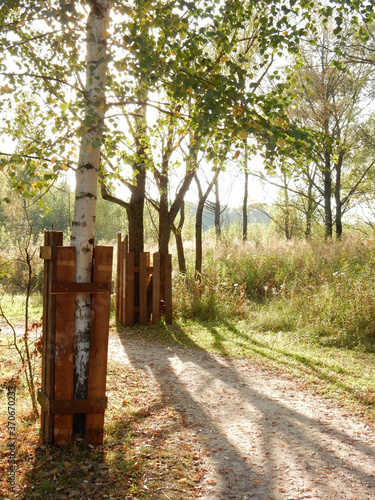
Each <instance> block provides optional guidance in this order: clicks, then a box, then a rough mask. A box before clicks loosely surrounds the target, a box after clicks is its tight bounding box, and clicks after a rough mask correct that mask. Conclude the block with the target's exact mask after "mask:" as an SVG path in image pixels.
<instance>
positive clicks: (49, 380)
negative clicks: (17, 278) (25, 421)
mask: <svg viewBox="0 0 375 500" xmlns="http://www.w3.org/2000/svg"><path fill="white" fill-rule="evenodd" d="M62 244H63V233H61V232H58V231H46V232H45V233H44V245H45V246H44V248H46V249H50V250H48V252H43V247H42V249H41V257H42V258H44V295H43V339H42V390H43V392H44V393H45V394H47V395H48V396H49V397H51V398H53V397H54V395H55V394H54V393H55V346H56V339H55V332H56V314H55V312H56V298H55V297H54V296H52V295H51V283H52V281H54V280H56V266H55V265H54V263H55V262H56V247H57V246H61V245H62ZM53 421H54V418H53V415H50V414H49V413H48V412H46V411H45V410H43V409H42V412H41V427H42V433H43V435H44V436H45V440H46V441H47V442H48V443H51V442H52V441H53Z"/></svg>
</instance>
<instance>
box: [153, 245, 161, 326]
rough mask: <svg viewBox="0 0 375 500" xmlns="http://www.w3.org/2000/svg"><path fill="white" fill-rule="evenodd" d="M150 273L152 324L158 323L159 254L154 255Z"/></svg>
mask: <svg viewBox="0 0 375 500" xmlns="http://www.w3.org/2000/svg"><path fill="white" fill-rule="evenodd" d="M153 258H154V262H153V272H152V322H153V323H154V324H156V323H159V321H160V253H154V256H153Z"/></svg>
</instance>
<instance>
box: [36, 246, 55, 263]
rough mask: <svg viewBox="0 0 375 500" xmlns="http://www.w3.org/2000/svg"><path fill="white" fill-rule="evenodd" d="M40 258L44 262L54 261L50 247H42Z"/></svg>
mask: <svg viewBox="0 0 375 500" xmlns="http://www.w3.org/2000/svg"><path fill="white" fill-rule="evenodd" d="M39 257H40V258H41V259H43V260H51V259H52V248H51V247H50V246H43V247H40V253H39Z"/></svg>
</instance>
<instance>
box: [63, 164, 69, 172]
mask: <svg viewBox="0 0 375 500" xmlns="http://www.w3.org/2000/svg"><path fill="white" fill-rule="evenodd" d="M61 168H62V169H63V170H65V171H67V170H68V168H69V167H68V165H65V164H64V163H63V164H62V165H61Z"/></svg>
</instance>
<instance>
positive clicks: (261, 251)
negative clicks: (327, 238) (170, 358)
mask: <svg viewBox="0 0 375 500" xmlns="http://www.w3.org/2000/svg"><path fill="white" fill-rule="evenodd" d="M204 255H205V257H204V264H203V274H202V277H201V280H199V281H198V280H196V279H195V278H194V270H193V269H192V267H189V269H188V273H187V276H186V277H182V276H179V275H178V274H176V276H175V278H174V301H175V303H174V310H175V313H176V315H177V316H178V317H180V318H185V319H189V318H192V319H193V318H199V319H203V320H206V319H219V318H220V319H224V318H231V317H232V318H235V317H237V318H238V317H240V318H247V319H248V321H249V326H253V327H254V328H256V329H260V330H265V331H266V330H267V331H283V332H285V331H293V332H294V333H295V332H298V333H299V334H301V335H303V336H304V338H308V339H310V340H311V341H313V342H319V343H321V344H325V345H335V346H346V347H352V348H354V347H356V348H359V347H361V348H365V349H366V350H372V351H375V321H374V318H375V240H372V239H364V238H356V237H348V238H346V239H342V240H341V241H338V242H337V241H333V242H323V241H321V240H313V241H308V242H307V241H292V242H286V241H285V240H281V239H278V238H277V237H275V236H273V237H271V236H267V238H264V239H263V241H262V240H261V239H260V238H259V237H257V238H255V239H252V240H251V241H248V242H242V241H240V239H238V238H237V239H236V238H235V236H234V235H233V234H231V233H229V234H226V235H224V236H223V238H222V239H221V240H220V241H216V240H215V239H214V238H209V239H207V240H206V243H205V251H204ZM191 262H193V259H191Z"/></svg>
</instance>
